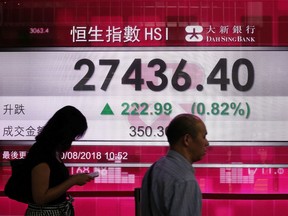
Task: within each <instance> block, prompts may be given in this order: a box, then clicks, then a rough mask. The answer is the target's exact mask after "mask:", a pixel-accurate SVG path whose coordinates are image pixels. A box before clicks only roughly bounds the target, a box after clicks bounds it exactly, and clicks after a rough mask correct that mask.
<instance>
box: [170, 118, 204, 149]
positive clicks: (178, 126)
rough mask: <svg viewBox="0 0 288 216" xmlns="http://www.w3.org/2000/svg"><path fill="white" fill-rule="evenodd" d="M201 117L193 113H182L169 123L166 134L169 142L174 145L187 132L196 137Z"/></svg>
mask: <svg viewBox="0 0 288 216" xmlns="http://www.w3.org/2000/svg"><path fill="white" fill-rule="evenodd" d="M199 120H200V119H199V118H198V117H196V116H194V115H192V114H188V113H187V114H186V113H184V114H180V115H178V116H176V117H175V118H174V119H172V121H171V122H170V123H169V125H168V127H167V128H166V131H165V132H166V136H167V139H168V143H169V144H170V145H173V144H174V143H176V142H177V141H178V140H179V139H180V138H181V137H182V136H184V135H185V134H190V135H191V136H192V138H196V137H197V134H198V130H199V129H198V123H199Z"/></svg>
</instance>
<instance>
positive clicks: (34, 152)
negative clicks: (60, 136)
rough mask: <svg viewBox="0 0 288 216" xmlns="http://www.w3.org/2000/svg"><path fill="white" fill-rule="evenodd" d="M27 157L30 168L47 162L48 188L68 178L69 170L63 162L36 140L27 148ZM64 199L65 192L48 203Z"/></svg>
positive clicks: (56, 202)
mask: <svg viewBox="0 0 288 216" xmlns="http://www.w3.org/2000/svg"><path fill="white" fill-rule="evenodd" d="M27 159H28V161H29V164H30V168H31V170H32V169H33V168H34V167H35V166H37V165H39V164H40V163H47V164H48V166H49V168H50V178H49V188H52V187H55V186H57V185H59V184H61V183H62V182H64V181H65V180H66V179H68V178H69V171H68V169H67V167H66V166H65V164H64V163H63V162H60V161H58V160H57V158H56V155H55V152H51V151H49V150H48V149H47V148H43V145H41V143H39V142H36V143H35V144H34V145H33V146H32V147H31V148H30V150H29V153H28V155H27ZM65 200H66V193H65V194H63V195H62V196H60V197H59V198H58V199H56V200H54V201H52V202H50V203H48V204H58V203H61V202H63V201H65Z"/></svg>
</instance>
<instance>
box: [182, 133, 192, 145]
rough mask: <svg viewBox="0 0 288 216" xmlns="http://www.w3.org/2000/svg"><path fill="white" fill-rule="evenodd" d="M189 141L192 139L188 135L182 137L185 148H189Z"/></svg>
mask: <svg viewBox="0 0 288 216" xmlns="http://www.w3.org/2000/svg"><path fill="white" fill-rule="evenodd" d="M190 139H192V137H191V135H190V134H185V135H184V136H183V144H184V145H185V146H189V141H190Z"/></svg>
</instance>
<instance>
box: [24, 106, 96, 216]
mask: <svg viewBox="0 0 288 216" xmlns="http://www.w3.org/2000/svg"><path fill="white" fill-rule="evenodd" d="M86 130H87V122H86V118H85V116H84V115H83V114H82V113H81V112H80V111H79V110H78V109H76V108H75V107H73V106H65V107H63V108H61V109H60V110H58V111H57V112H56V113H55V114H54V115H53V116H52V118H51V119H50V120H49V121H48V122H47V124H46V125H45V126H44V127H43V129H42V131H41V132H40V133H39V135H38V136H36V142H35V144H34V145H33V146H32V147H31V148H30V150H29V153H28V155H27V160H28V162H29V164H30V168H31V190H32V200H31V203H29V205H28V208H27V210H26V213H25V215H26V216H34V215H35V216H36V215H45V216H46V215H47V216H48V215H53V216H56V215H57V216H60V215H61V216H62V215H63V216H64V215H65V216H66V215H67V216H71V215H74V209H73V206H72V200H71V198H70V199H69V198H67V193H66V192H67V190H68V189H69V188H71V187H72V186H74V185H84V184H86V183H87V182H89V181H90V180H91V179H93V177H91V176H89V175H88V174H76V175H71V176H70V175H69V172H68V169H67V167H66V166H65V164H64V163H63V161H62V160H61V153H62V152H65V151H67V150H69V149H70V147H71V145H72V142H73V141H74V140H77V139H79V138H81V137H82V136H83V135H84V133H85V132H86Z"/></svg>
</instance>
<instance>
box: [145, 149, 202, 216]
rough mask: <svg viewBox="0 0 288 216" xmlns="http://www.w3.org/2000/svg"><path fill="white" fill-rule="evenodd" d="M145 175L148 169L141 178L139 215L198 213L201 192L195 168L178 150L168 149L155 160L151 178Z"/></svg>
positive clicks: (197, 215)
mask: <svg viewBox="0 0 288 216" xmlns="http://www.w3.org/2000/svg"><path fill="white" fill-rule="evenodd" d="M150 170H151V168H150ZM148 176H149V171H148V172H147V173H146V175H145V177H144V179H143V182H142V189H141V215H142V216H151V215H153V216H154V215H155V216H200V215H201V208H202V193H201V190H200V187H199V185H198V183H197V180H196V178H195V175H194V168H193V167H192V165H191V164H190V163H189V162H188V161H187V160H186V159H185V158H184V157H183V156H182V155H181V154H179V153H177V152H176V151H173V150H170V151H169V152H168V154H167V155H166V156H165V157H163V158H161V159H160V160H159V161H157V162H156V163H155V165H154V166H153V169H152V173H151V178H150V180H149V177H148ZM149 181H150V185H151V186H150V187H149ZM149 188H150V190H149Z"/></svg>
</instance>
